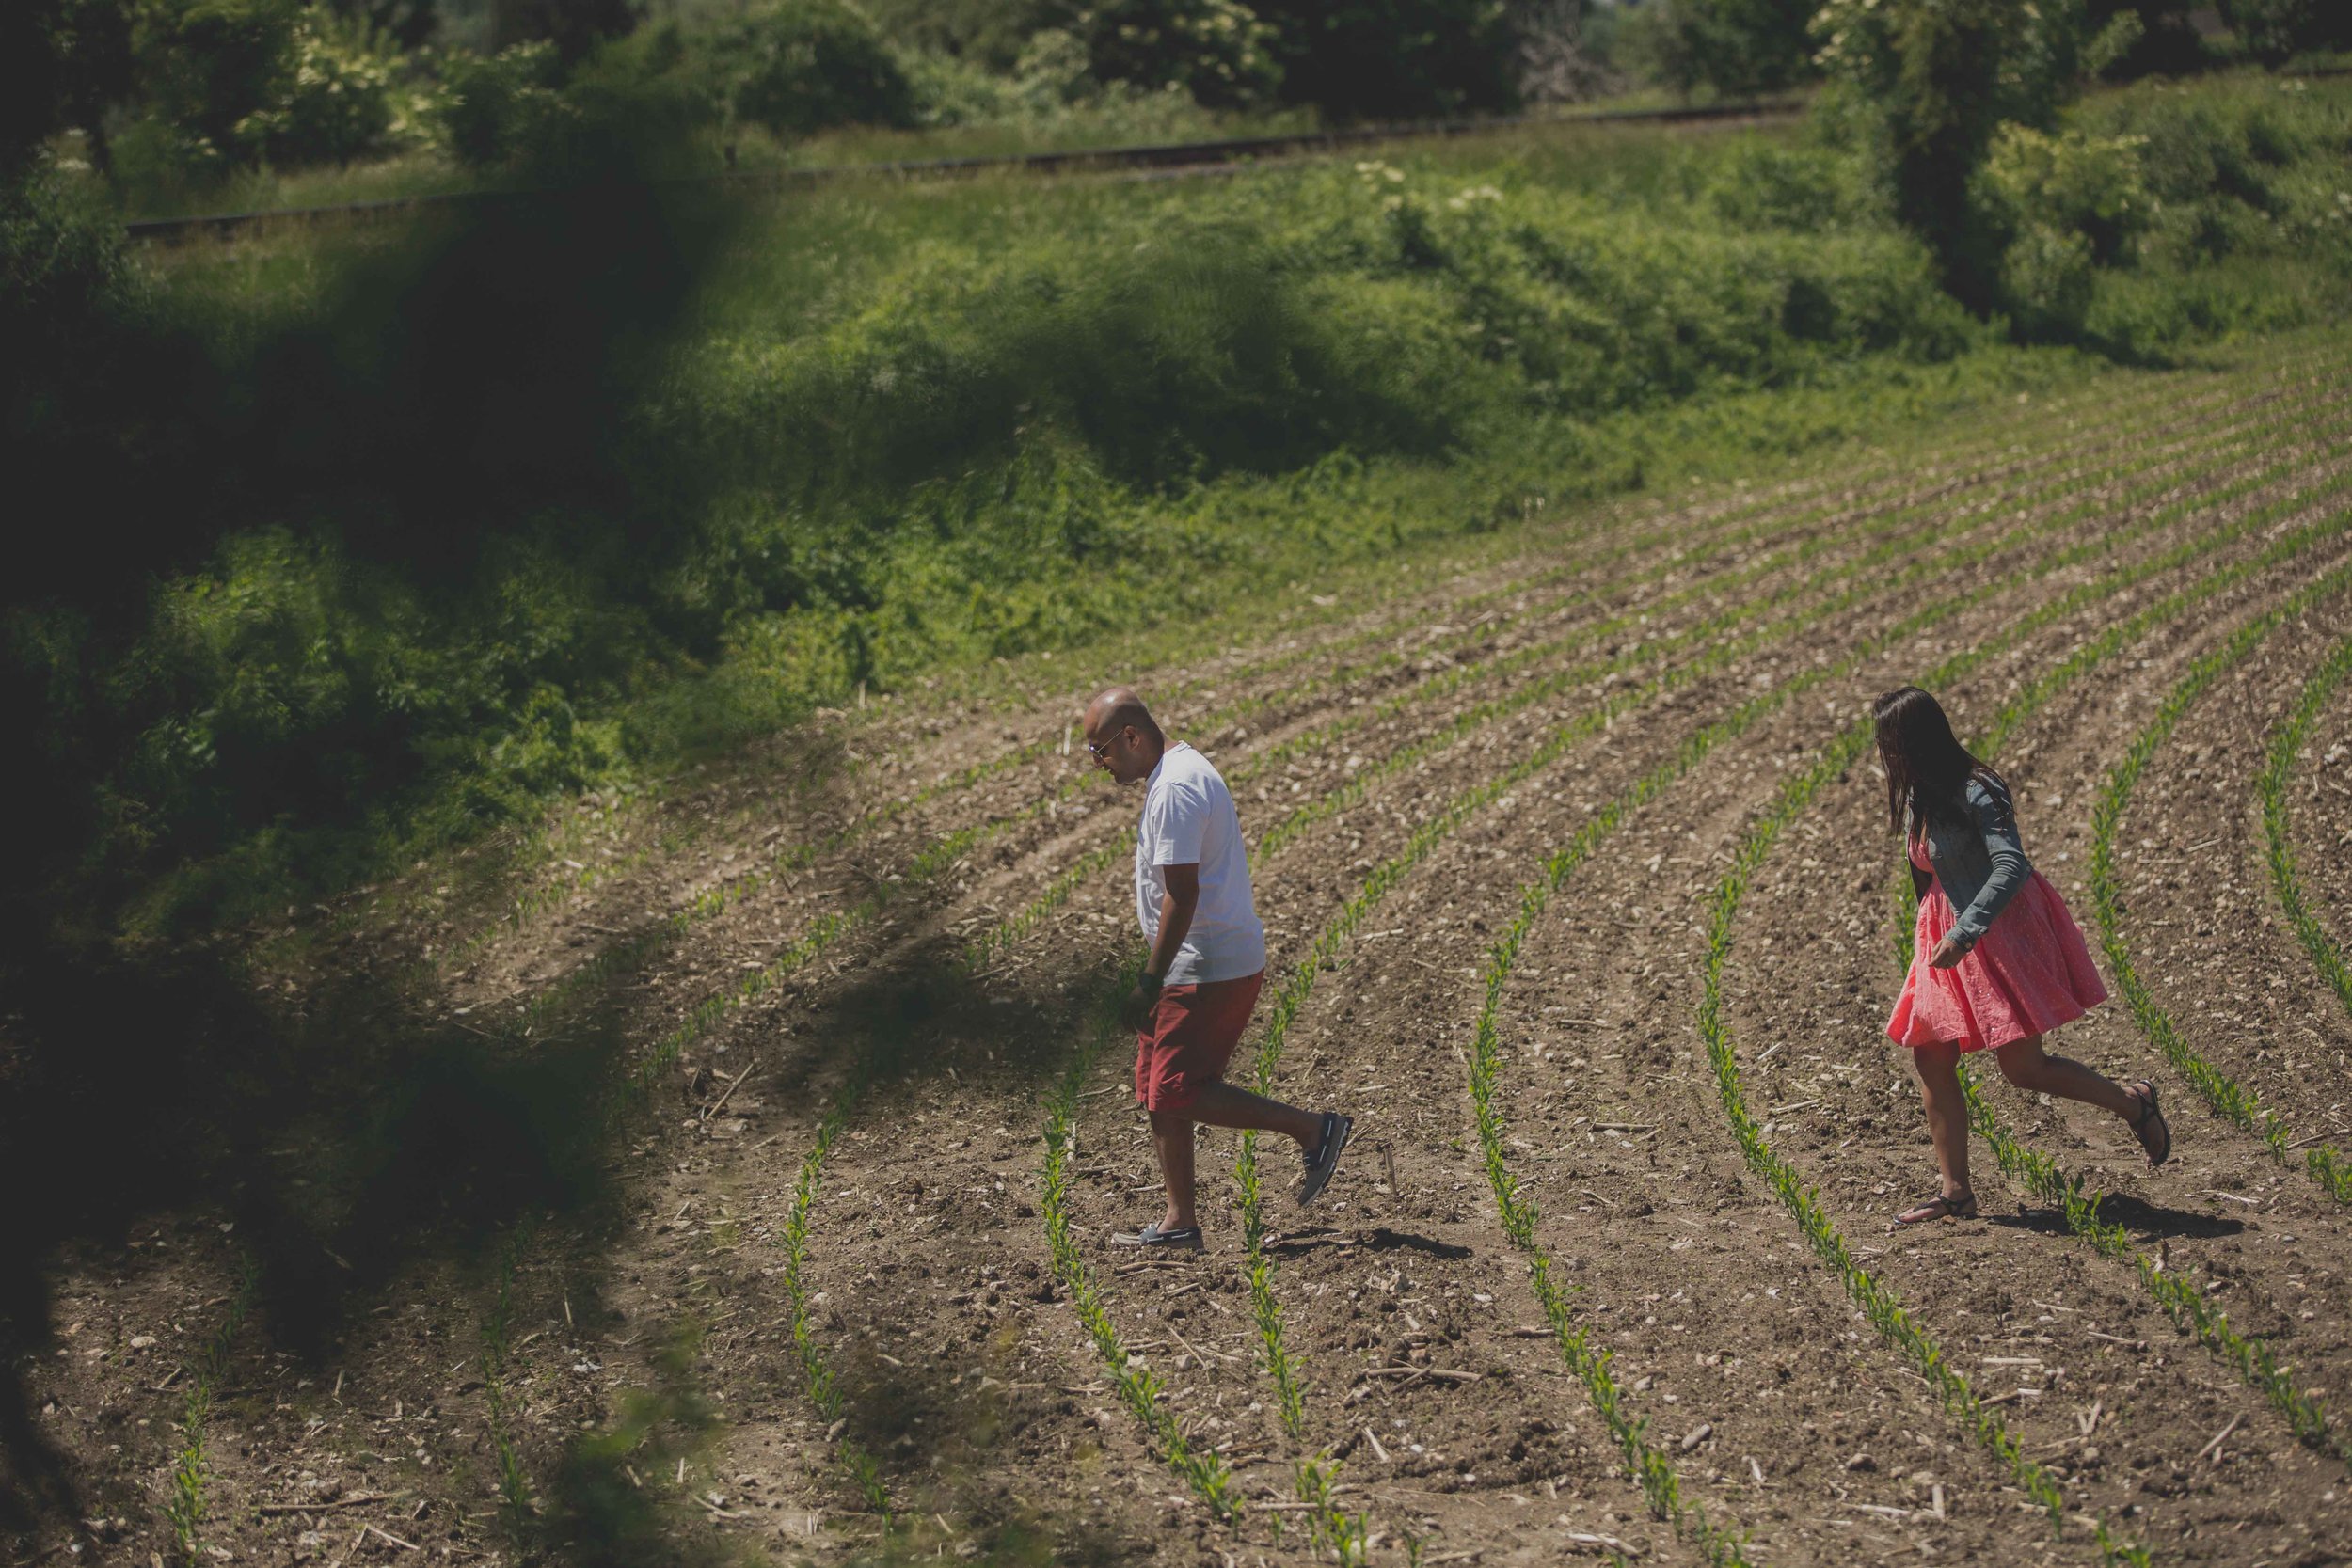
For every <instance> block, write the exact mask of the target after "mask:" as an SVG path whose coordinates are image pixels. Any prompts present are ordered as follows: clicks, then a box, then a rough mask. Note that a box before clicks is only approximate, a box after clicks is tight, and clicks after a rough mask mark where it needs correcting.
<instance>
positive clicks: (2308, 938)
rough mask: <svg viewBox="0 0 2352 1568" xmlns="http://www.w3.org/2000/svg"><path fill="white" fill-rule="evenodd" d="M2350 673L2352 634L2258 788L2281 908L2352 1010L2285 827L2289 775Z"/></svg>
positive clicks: (2299, 710)
mask: <svg viewBox="0 0 2352 1568" xmlns="http://www.w3.org/2000/svg"><path fill="white" fill-rule="evenodd" d="M2347 678H2352V639H2346V640H2345V641H2342V642H2339V643H2337V644H2336V645H2335V648H2334V649H2333V650H2332V651H2331V652H2330V653H2329V654H2328V657H2327V658H2326V659H2324V660H2323V661H2322V662H2321V664H2320V666H2319V668H2318V669H2317V670H2315V671H2313V672H2312V677H2311V679H2310V680H2308V681H2306V682H2305V683H2304V686H2303V689H2302V692H2301V693H2300V694H2299V695H2298V697H2297V698H2296V704H2295V707H2294V710H2293V711H2292V712H2290V713H2289V714H2288V715H2287V718H2286V720H2285V721H2284V722H2283V723H2281V724H2280V726H2279V729H2278V733H2277V734H2276V735H2274V736H2272V737H2271V742H2270V754H2269V757H2268V758H2267V760H2266V761H2265V765H2264V767H2263V770H2262V776H2261V779H2260V780H2259V783H2258V785H2257V788H2258V793H2259V794H2260V796H2261V798H2262V808H2263V847H2264V858H2265V863H2266V864H2267V866H2268V867H2269V871H2270V886H2271V890H2272V891H2273V892H2274V893H2276V894H2277V895H2278V897H2279V907H2280V910H2282V911H2284V912H2285V914H2286V917H2287V925H2288V926H2289V927H2291V928H2292V929H2293V930H2294V932H2295V937H2296V941H2297V942H2301V943H2302V944H2303V951H2304V952H2305V953H2307V954H2309V955H2310V956H2311V960H2312V967H2313V968H2315V969H2317V970H2318V971H2319V973H2320V976H2321V978H2323V979H2325V980H2326V981H2327V982H2328V987H2329V989H2331V990H2334V991H2335V993H2336V999H2337V1000H2338V1001H2340V1002H2342V1003H2343V1004H2344V1008H2345V1010H2346V1011H2347V1012H2352V966H2347V965H2346V964H2345V962H2344V950H2343V949H2342V948H2340V947H2338V946H2337V945H2336V943H2335V941H2334V939H2333V938H2331V937H2329V936H2328V932H2327V930H2326V929H2325V928H2324V927H2322V926H2321V925H2320V924H2319V921H2318V918H2317V917H2316V916H2314V915H2313V914H2312V910H2311V905H2310V902H2309V900H2307V899H2306V898H2305V897H2304V895H2303V879H2302V876H2301V874H2300V873H2299V872H2298V871H2297V870H2296V853H2295V844H2294V840H2293V839H2292V838H2291V837H2290V836H2289V834H2288V831H2287V780H2288V776H2289V774H2290V773H2291V772H2292V771H2293V769H2294V767H2295V764H2296V762H2297V761H2299V760H2302V752H2303V746H2304V743H2305V741H2306V740H2308V739H2309V738H2310V736H2311V732H2312V723H2313V722H2314V721H2316V720H2317V719H2318V717H2319V715H2320V713H2321V712H2322V711H2324V710H2325V709H2326V707H2327V705H2328V703H2329V701H2331V700H2332V699H2333V698H2334V696H2335V694H2336V693H2337V692H2338V691H2340V690H2342V689H2343V688H2344V681H2345V680H2346V679H2347Z"/></svg>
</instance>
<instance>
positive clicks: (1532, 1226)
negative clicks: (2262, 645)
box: [1470, 529, 2138, 1562]
mask: <svg viewBox="0 0 2352 1568" xmlns="http://www.w3.org/2000/svg"><path fill="white" fill-rule="evenodd" d="M2127 532H2128V533H2137V532H2138V530H2137V529H2133V530H2128V531H2127ZM2114 542H2115V541H2113V540H2108V541H2105V542H2101V543H2093V544H2090V545H2086V546H2077V547H2076V548H2074V549H2071V550H2068V551H2064V552H2061V554H2060V556H2059V557H2058V559H2057V560H2055V561H2051V562H2038V563H2036V565H2035V566H2033V567H2031V568H2026V569H2021V570H2019V571H2017V572H2015V573H2012V574H2010V576H2009V577H2008V578H2004V579H2002V580H2000V581H1997V582H1994V583H1991V584H1987V585H1984V586H1983V587H1980V588H1979V589H1978V590H1975V591H1974V592H1972V593H1970V594H1966V595H1964V596H1961V597H1955V598H1951V599H1947V600H1943V601H1939V602H1938V603H1936V604H1934V605H1931V606H1930V607H1928V608H1927V609H1925V610H1921V611H1919V612H1917V613H1915V614H1914V615H1912V616H1910V617H1908V618H1906V619H1905V620H1904V621H1902V622H1901V623H1899V624H1898V625H1897V626H1894V627H1892V628H1890V629H1889V630H1887V631H1885V632H1883V633H1882V634H1880V635H1878V636H1876V637H1873V638H1872V639H1870V640H1869V641H1868V642H1867V643H1865V644H1864V645H1863V646H1862V647H1860V648H1858V649H1857V650H1856V651H1855V652H1854V653H1852V654H1851V655H1849V656H1848V657H1845V658H1844V659H1841V660H1839V661H1838V662H1837V663H1836V664H1835V665H1832V666H1825V667H1817V668H1816V669H1814V670H1812V671H1808V672H1805V673H1803V674H1801V675H1799V676H1797V677H1795V678H1794V679H1792V680H1790V681H1789V682H1788V683H1787V684H1786V685H1784V686H1782V687H1780V688H1779V689H1775V690H1772V691H1767V692H1764V693H1761V694H1759V695H1757V696H1756V697H1753V698H1751V699H1749V700H1748V701H1747V702H1746V703H1744V704H1742V705H1740V707H1738V708H1737V709H1735V710H1734V711H1733V712H1732V713H1730V714H1729V715H1727V716H1726V717H1724V718H1723V719H1721V720H1718V721H1714V722H1712V723H1710V724H1708V725H1707V726H1706V727H1704V728H1702V729H1701V730H1699V731H1698V732H1697V733H1695V734H1694V735H1692V736H1691V737H1690V738H1689V739H1688V740H1686V741H1685V742H1684V743H1683V745H1682V746H1681V747H1680V748H1679V749H1678V750H1677V752H1676V753H1675V754H1674V755H1673V756H1672V757H1670V758H1669V759H1668V760H1667V761H1666V762H1664V763H1662V764H1661V765H1660V766H1659V767H1657V768H1653V769H1652V770H1650V771H1649V772H1648V773H1646V774H1645V775H1643V776H1642V777H1641V778H1640V779H1639V780H1637V781H1636V782H1635V783H1634V784H1633V785H1632V786H1631V787H1630V788H1629V789H1628V790H1627V791H1626V792H1625V793H1624V794H1622V795H1620V796H1619V797H1617V798H1616V799H1615V800H1612V801H1610V802H1609V803H1608V804H1607V805H1605V806H1603V807H1602V808H1601V809H1600V810H1599V811H1597V812H1596V813H1594V814H1593V815H1592V816H1590V817H1588V818H1587V820H1586V822H1585V823H1584V825H1583V826H1582V827H1581V829H1579V831H1578V832H1577V833H1576V834H1575V835H1574V836H1572V837H1571V838H1570V839H1569V841H1568V842H1567V843H1566V844H1565V845H1564V846H1563V847H1561V848H1560V849H1559V850H1558V851H1556V852H1555V853H1554V854H1553V855H1552V856H1551V857H1550V858H1549V860H1547V861H1546V863H1545V865H1544V869H1543V874H1542V875H1541V876H1540V877H1539V878H1538V879H1536V880H1535V881H1534V882H1533V883H1531V884H1529V886H1528V887H1527V888H1525V889H1524V890H1522V893H1521V897H1520V906H1519V911H1518V915H1517V917H1516V918H1515V919H1514V921H1513V923H1512V925H1511V927H1509V928H1508V929H1507V930H1506V931H1505V932H1504V934H1503V935H1502V937H1501V938H1500V939H1499V940H1498V941H1497V942H1495V944H1494V946H1493V947H1492V948H1491V949H1490V951H1489V953H1488V956H1487V962H1486V971H1485V980H1486V996H1485V1000H1484V1003H1483V1005H1482V1006H1481V1008H1480V1011H1479V1015H1478V1021H1477V1025H1476V1028H1475V1030H1474V1032H1473V1036H1472V1043H1471V1051H1470V1099H1471V1104H1472V1109H1473V1114H1474V1118H1475V1121H1476V1124H1477V1128H1478V1136H1479V1145H1480V1151H1481V1155H1482V1158H1483V1161H1484V1164H1485V1166H1486V1177H1487V1181H1488V1184H1489V1186H1490V1187H1491V1188H1492V1189H1493V1192H1494V1195H1495V1201H1496V1207H1497V1212H1498V1213H1499V1214H1500V1216H1501V1219H1502V1227H1503V1230H1504V1233H1505V1234H1506V1235H1507V1236H1508V1237H1509V1238H1510V1240H1511V1242H1512V1243H1513V1244H1514V1245H1515V1246H1516V1247H1518V1249H1519V1251H1520V1252H1521V1253H1522V1254H1524V1255H1525V1256H1526V1258H1527V1261H1528V1268H1529V1275H1530V1282H1531V1286H1532V1288H1533V1289H1534V1292H1535V1296H1536V1300H1537V1302H1538V1304H1539V1305H1540V1306H1541V1307H1542V1309H1543V1311H1544V1314H1545V1318H1546V1320H1547V1322H1548V1323H1549V1324H1550V1326H1551V1328H1552V1331H1553V1338H1554V1340H1555V1342H1556V1343H1557V1344H1558V1346H1559V1348H1560V1351H1561V1354H1562V1356H1563V1358H1564V1359H1565V1361H1566V1363H1567V1365H1568V1368H1569V1370H1571V1371H1572V1372H1573V1373H1574V1374H1575V1375H1576V1376H1577V1377H1578V1378H1579V1379H1580V1380H1581V1381H1582V1382H1583V1384H1584V1385H1585V1387H1586V1389H1587V1390H1588V1392H1589V1393H1590V1395H1591V1397H1592V1400H1593V1404H1594V1407H1595V1409H1596V1410H1597V1412H1598V1413H1599V1415H1600V1417H1601V1418H1602V1420H1603V1422H1604V1423H1605V1424H1606V1425H1607V1426H1608V1428H1609V1430H1610V1432H1611V1433H1612V1434H1613V1436H1614V1437H1615V1439H1616V1441H1617V1443H1618V1445H1619V1448H1620V1451H1621V1452H1622V1453H1623V1454H1624V1456H1625V1462H1626V1466H1627V1470H1628V1472H1629V1475H1630V1476H1631V1477H1632V1478H1633V1479H1634V1480H1635V1481H1636V1482H1637V1483H1638V1484H1639V1485H1640V1486H1641V1487H1642V1489H1643V1492H1644V1494H1645V1497H1647V1498H1648V1500H1649V1502H1650V1506H1651V1508H1652V1510H1653V1511H1654V1512H1655V1513H1657V1515H1658V1516H1659V1517H1660V1518H1661V1519H1664V1520H1667V1521H1668V1522H1669V1523H1671V1524H1672V1525H1673V1526H1674V1527H1675V1528H1676V1529H1677V1532H1678V1533H1680V1534H1682V1535H1683V1536H1684V1537H1685V1538H1686V1539H1688V1540H1690V1541H1692V1544H1695V1545H1696V1546H1698V1548H1699V1549H1700V1550H1701V1551H1702V1553H1704V1554H1705V1555H1706V1556H1707V1557H1708V1559H1709V1560H1713V1561H1719V1562H1730V1561H1738V1560H1743V1558H1742V1557H1741V1550H1742V1545H1741V1543H1740V1539H1739V1538H1738V1537H1736V1536H1734V1535H1732V1534H1730V1533H1729V1532H1727V1531H1725V1530H1724V1529H1722V1528H1720V1527H1717V1526H1714V1525H1712V1524H1710V1523H1709V1522H1708V1520H1707V1518H1706V1516H1705V1513H1704V1511H1702V1510H1699V1509H1697V1508H1695V1507H1693V1506H1691V1505H1687V1504H1686V1503H1685V1502H1684V1501H1683V1499H1682V1497H1681V1493H1680V1487H1679V1481H1678V1478H1677V1475H1676V1472H1675V1469H1674V1466H1673V1464H1672V1462H1671V1461H1670V1460H1669V1459H1668V1457H1667V1456H1666V1455H1665V1454H1664V1453H1663V1452H1662V1451H1661V1450H1660V1449H1657V1448H1656V1447H1655V1446H1653V1445H1651V1444H1650V1443H1649V1442H1648V1441H1647V1439H1646V1436H1645V1433H1644V1430H1643V1424H1642V1423H1641V1422H1639V1421H1637V1420H1634V1419H1632V1418H1629V1416H1628V1415H1627V1414H1626V1412H1625V1409H1624V1406H1623V1402H1622V1394H1621V1392H1620V1390H1619V1388H1618V1386H1617V1385H1616V1382H1615V1379H1614V1377H1613V1373H1612V1371H1611V1369H1610V1355H1609V1353H1608V1351H1607V1350H1606V1349H1605V1348H1600V1347H1597V1346H1596V1345H1594V1343H1593V1342H1592V1339H1591V1338H1590V1335H1591V1325H1589V1324H1587V1323H1582V1322H1580V1321H1579V1319H1578V1316H1577V1314H1576V1311H1575V1308H1574V1306H1573V1304H1572V1302H1571V1299H1570V1291H1569V1290H1568V1289H1567V1288H1565V1287H1563V1286H1562V1285H1561V1284H1560V1283H1559V1281H1558V1280H1557V1278H1556V1277H1555V1275H1554V1273H1553V1265H1552V1262H1551V1259H1550V1257H1549V1254H1548V1253H1547V1252H1546V1251H1545V1250H1544V1249H1543V1247H1542V1244H1541V1243H1540V1242H1539V1241H1538V1240H1537V1238H1536V1234H1535V1231H1536V1224H1537V1220H1538V1218H1539V1213H1538V1210H1537V1208H1536V1205H1535V1202H1534V1198H1533V1197H1532V1196H1529V1194H1528V1193H1527V1192H1526V1190H1525V1189H1524V1188H1523V1187H1522V1185H1521V1184H1520V1182H1519V1180H1518V1176H1517V1175H1516V1173H1514V1172H1513V1171H1512V1169H1511V1166H1510V1159H1509V1155H1508V1154H1507V1152H1506V1136H1505V1134H1506V1127H1505V1123H1504V1120H1503V1117H1502V1111H1501V1109H1500V1101H1499V1098H1498V1073H1499V1070H1500V1068H1501V1065H1502V1032H1501V1026H1500V1015H1501V1009H1502V1001H1503V997H1504V993H1505V990H1506V988H1507V986H1508V984H1509V980H1510V976H1511V974H1512V972H1513V969H1514V968H1515V966H1516V965H1517V962H1518V955H1519V952H1520V949H1521V947H1522V946H1523V945H1524V943H1525V942H1526V940H1527V936H1528V934H1529V932H1530V931H1531V930H1533V928H1534V925H1535V923H1536V921H1537V920H1539V919H1540V918H1541V917H1542V915H1543V914H1544V912H1545V911H1546V910H1547V909H1548V908H1549V905H1550V903H1551V900H1552V898H1553V897H1554V896H1555V895H1557V894H1558V892H1559V891H1560V889H1561V888H1562V887H1563V886H1564V885H1565V883H1566V881H1567V880H1568V879H1569V878H1570V877H1572V876H1573V875H1574V874H1575V873H1576V871H1577V870H1578V869H1579V868H1580V867H1581V866H1582V865H1583V864H1585V863H1587V862H1588V861H1589V860H1590V859H1591V858H1592V856H1593V855H1594V854H1595V852H1597V849H1598V848H1599V847H1600V846H1601V845H1602V844H1603V843H1604V842H1606V841H1607V840H1608V839H1609V838H1610V837H1612V836H1613V834H1614V833H1615V832H1616V831H1617V830H1618V828H1619V827H1620V826H1622V824H1623V823H1624V821H1625V819H1626V818H1627V817H1628V816H1630V815H1631V814H1632V813H1633V812H1635V811H1637V810H1639V809H1640V808H1641V807H1642V806H1644V805H1645V804H1646V803H1647V802H1648V801H1650V800H1652V799H1654V798H1655V797H1656V796H1658V795H1659V794H1660V793H1661V792H1662V791H1664V790H1665V789H1666V788H1668V787H1669V786H1670V785H1672V784H1675V783H1676V782H1677V781H1678V780H1680V779H1681V778H1682V777H1684V776H1685V775H1686V774H1688V773H1689V772H1690V771H1691V770H1692V768H1695V767H1697V766H1698V764H1699V763H1700V762H1702V761H1703V760H1705V759H1706V757H1707V756H1708V755H1709V754H1710V753H1711V752H1713V751H1714V750H1715V749H1716V748H1717V747H1718V746H1720V745H1722V744H1723V743H1724V742H1725V741H1727V740H1730V739H1732V738H1733V737H1735V736H1739V735H1740V734H1742V733H1744V732H1745V731H1746V730H1748V729H1749V728H1751V727H1752V726H1753V725H1754V724H1755V723H1756V721H1758V720H1759V719H1761V718H1763V717H1765V716H1766V715H1768V714H1771V713H1773V712H1775V711H1778V710H1779V709H1781V708H1782V707H1784V706H1785V705H1787V704H1788V702H1789V700H1790V699H1792V698H1793V697H1795V696H1797V695H1800V694H1801V693H1802V692H1804V691H1805V690H1809V689H1812V688H1814V687H1817V686H1820V685H1821V684H1823V683H1825V682H1828V681H1832V680H1837V679H1843V678H1845V677H1846V676H1848V675H1850V674H1851V673H1853V672H1854V671H1855V670H1857V669H1859V668H1860V667H1861V666H1862V665H1863V664H1864V663H1865V662H1867V660H1868V659H1869V658H1871V657H1876V656H1877V655H1878V654H1880V653H1881V652H1883V650H1885V649H1886V648H1889V647H1892V646H1894V645H1896V644H1898V643H1899V642H1900V641H1903V640H1904V639H1907V638H1910V637H1913V636H1915V635H1916V634H1917V633H1919V632H1920V631H1922V630H1925V629H1928V628H1929V627H1931V626H1934V625H1937V624H1939V623H1941V622H1943V621H1945V620H1947V619H1948V618H1950V617H1951V616H1953V615H1955V614H1957V613H1958V612H1960V611H1961V610H1963V609H1965V608H1967V607H1968V606H1969V605H1972V604H1975V603H1979V602H1982V601H1984V600H1985V599H1988V598H1990V597H1991V596H1993V595H1994V594H1997V593H2000V592H2003V591H2006V590H2007V589H2009V588H2012V587H2015V586H2017V585H2018V584H2020V583H2022V582H2026V581H2029V580H2032V579H2034V578H2039V577H2042V576H2044V575H2046V574H2047V573H2048V572H2050V571H2053V570H2057V569H2058V568H2059V567H2061V566H2062V565H2065V564H2069V563H2071V562H2072V561H2074V560H2080V559H2086V558H2088V556H2089V555H2090V553H2093V552H2095V551H2098V550H2101V549H2103V548H2106V547H2109V546H2111V545H2112V544H2113V543H2114ZM1817 1240H1818V1238H1817ZM1841 1245H1842V1243H1841ZM1846 1261H1847V1262H1848V1263H1849V1264H1851V1259H1850V1258H1849V1259H1846ZM1854 1273H1855V1275H1856V1276H1857V1277H1862V1276H1861V1274H1860V1271H1859V1270H1858V1269H1856V1270H1855V1271H1854ZM1854 1283H1855V1280H1852V1279H1850V1281H1849V1285H1850V1288H1851V1287H1852V1286H1853V1284H1854ZM1871 1283H1873V1284H1874V1283H1875V1282H1874V1281H1873V1282H1871ZM1890 1305H1891V1304H1890ZM1928 1348H1930V1349H1931V1347H1928ZM1983 1414H1986V1415H1987V1416H1988V1417H1989V1412H1985V1413H1983ZM1992 1425H1993V1427H1994V1429H1995V1430H1997V1428H1998V1421H1997V1418H1992ZM2010 1457H2014V1447H2013V1444H2012V1445H2010Z"/></svg>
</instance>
